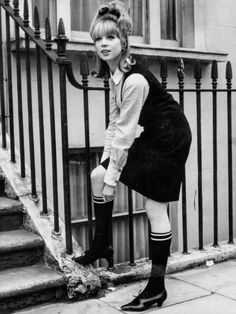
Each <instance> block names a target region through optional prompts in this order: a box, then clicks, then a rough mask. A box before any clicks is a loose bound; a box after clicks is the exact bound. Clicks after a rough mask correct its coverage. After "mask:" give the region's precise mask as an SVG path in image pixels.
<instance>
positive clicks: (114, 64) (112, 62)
mask: <svg viewBox="0 0 236 314" xmlns="http://www.w3.org/2000/svg"><path fill="white" fill-rule="evenodd" d="M119 62H120V58H119V59H117V60H110V61H107V64H108V66H109V68H110V71H111V73H112V74H113V73H114V72H115V70H116V69H117V67H118V65H119Z"/></svg>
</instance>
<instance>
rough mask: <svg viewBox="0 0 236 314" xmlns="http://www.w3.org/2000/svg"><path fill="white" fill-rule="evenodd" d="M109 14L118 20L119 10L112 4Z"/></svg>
mask: <svg viewBox="0 0 236 314" xmlns="http://www.w3.org/2000/svg"><path fill="white" fill-rule="evenodd" d="M109 13H110V14H112V15H115V16H116V17H117V18H118V19H119V18H120V10H119V8H117V7H116V6H115V4H114V3H111V6H110V9H109Z"/></svg>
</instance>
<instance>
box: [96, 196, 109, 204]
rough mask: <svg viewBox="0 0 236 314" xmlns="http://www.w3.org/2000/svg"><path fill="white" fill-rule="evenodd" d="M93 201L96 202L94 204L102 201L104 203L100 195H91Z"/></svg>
mask: <svg viewBox="0 0 236 314" xmlns="http://www.w3.org/2000/svg"><path fill="white" fill-rule="evenodd" d="M93 202H94V203H96V204H104V203H106V202H105V201H104V199H103V197H102V196H95V195H93Z"/></svg>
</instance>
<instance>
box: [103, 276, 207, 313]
mask: <svg viewBox="0 0 236 314" xmlns="http://www.w3.org/2000/svg"><path fill="white" fill-rule="evenodd" d="M145 285H146V281H145V282H144V281H143V282H140V283H135V284H127V285H125V286H123V287H122V288H121V289H119V288H118V289H117V290H116V291H114V292H111V293H107V295H106V296H105V297H103V298H101V299H100V300H101V301H103V302H105V303H107V304H110V306H112V307H114V308H116V309H118V310H119V309H120V307H121V305H123V304H126V303H128V302H130V301H131V300H132V299H133V298H134V296H136V295H138V293H139V291H140V290H142V289H143V288H144V287H145ZM166 289H167V293H168V298H167V300H166V301H165V302H164V303H163V307H166V306H170V305H174V304H176V303H181V302H186V301H189V300H192V299H195V298H201V297H205V296H208V295H210V294H211V292H210V291H208V290H206V289H204V288H199V287H196V286H194V285H191V284H189V283H187V282H184V281H181V280H178V279H175V278H170V277H169V276H167V279H166ZM155 307H156V305H154V306H153V307H152V308H150V309H149V310H148V311H144V312H143V313H146V312H149V311H150V310H153V309H154V308H155ZM123 313H125V312H123ZM127 313H128V312H127Z"/></svg>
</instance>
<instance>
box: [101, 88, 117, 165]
mask: <svg viewBox="0 0 236 314" xmlns="http://www.w3.org/2000/svg"><path fill="white" fill-rule="evenodd" d="M109 110H110V112H109V124H108V127H107V129H106V131H105V143H104V149H103V154H102V158H101V162H103V161H104V160H105V159H107V158H108V157H110V155H111V143H112V140H113V138H114V135H115V130H116V125H115V123H116V119H117V117H118V115H119V112H118V107H117V105H116V103H115V98H114V94H113V96H112V97H111V100H110V106H109Z"/></svg>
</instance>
